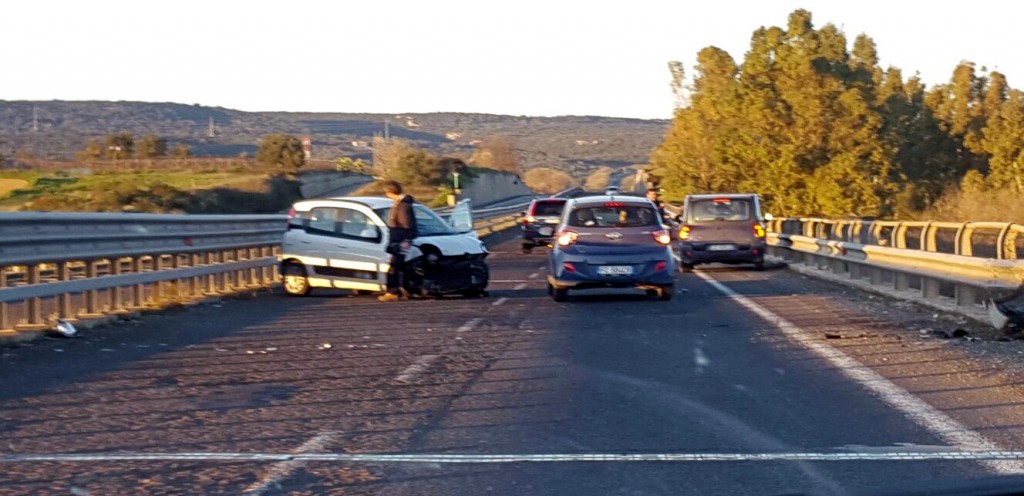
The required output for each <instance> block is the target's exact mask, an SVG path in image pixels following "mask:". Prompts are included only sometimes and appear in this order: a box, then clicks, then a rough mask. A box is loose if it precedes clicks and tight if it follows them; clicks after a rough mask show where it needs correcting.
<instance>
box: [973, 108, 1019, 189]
mask: <svg viewBox="0 0 1024 496" xmlns="http://www.w3.org/2000/svg"><path fill="white" fill-rule="evenodd" d="M984 135H985V138H984V140H983V141H982V145H983V146H984V148H985V151H986V152H987V153H989V154H990V155H991V159H990V160H989V163H988V165H989V175H988V178H987V183H988V185H989V186H990V187H992V188H993V189H1002V190H1006V189H1009V190H1012V191H1014V192H1016V194H1018V195H1020V194H1024V92H1021V91H1019V90H1012V91H1010V92H1009V95H1008V98H1007V99H1006V101H1004V102H1002V103H1001V104H1000V105H999V107H998V109H997V110H996V114H995V115H994V116H993V117H992V118H991V119H989V121H988V124H987V125H986V127H985V128H984Z"/></svg>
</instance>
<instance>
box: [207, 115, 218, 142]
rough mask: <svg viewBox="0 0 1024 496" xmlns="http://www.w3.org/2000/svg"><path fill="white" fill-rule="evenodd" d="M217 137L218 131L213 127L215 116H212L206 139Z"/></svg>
mask: <svg viewBox="0 0 1024 496" xmlns="http://www.w3.org/2000/svg"><path fill="white" fill-rule="evenodd" d="M216 135H217V130H216V129H215V128H214V127H213V116H210V127H209V129H207V130H206V137H207V138H213V137H215V136H216Z"/></svg>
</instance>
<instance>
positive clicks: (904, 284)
mask: <svg viewBox="0 0 1024 496" xmlns="http://www.w3.org/2000/svg"><path fill="white" fill-rule="evenodd" d="M1021 232H1024V226H1020V225H1018V224H1011V223H996V222H968V223H952V222H895V221H862V220H829V219H791V218H784V219H775V220H772V221H771V222H770V223H769V234H768V238H769V239H768V240H769V253H771V254H772V255H775V256H778V257H781V258H784V259H785V260H787V261H788V262H790V263H802V264H805V265H809V266H812V267H817V268H819V269H824V270H829V271H831V272H833V273H837V274H843V275H846V276H848V277H849V278H850V279H854V280H863V281H865V282H867V283H868V284H870V285H873V286H888V287H890V288H891V289H893V290H896V291H911V290H913V291H917V292H919V293H918V297H919V298H922V299H926V300H936V299H942V298H949V299H952V300H953V301H954V302H955V304H956V305H957V306H959V307H976V306H979V305H984V303H985V302H986V301H988V300H990V299H992V298H996V297H998V296H999V295H1004V294H1008V293H1010V292H1013V291H1016V290H1018V289H1019V288H1020V287H1021V286H1022V284H1024V260H1020V259H1018V258H1017V254H1018V253H1019V252H1020V250H1018V248H1019V243H1020V241H1021V240H1022V239H1024V237H1022V236H1019V235H1020V233H1021Z"/></svg>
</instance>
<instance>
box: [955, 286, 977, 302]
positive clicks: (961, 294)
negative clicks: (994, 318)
mask: <svg viewBox="0 0 1024 496" xmlns="http://www.w3.org/2000/svg"><path fill="white" fill-rule="evenodd" d="M955 291H956V306H958V307H972V306H974V305H977V304H978V290H977V289H975V288H974V287H972V286H968V285H966V284H957V285H956V287H955Z"/></svg>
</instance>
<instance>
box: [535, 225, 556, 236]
mask: <svg viewBox="0 0 1024 496" xmlns="http://www.w3.org/2000/svg"><path fill="white" fill-rule="evenodd" d="M537 232H538V233H540V235H541V236H551V235H552V234H553V233H554V232H555V231H554V230H552V229H551V228H550V227H542V228H540V229H538V230H537Z"/></svg>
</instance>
